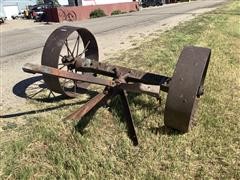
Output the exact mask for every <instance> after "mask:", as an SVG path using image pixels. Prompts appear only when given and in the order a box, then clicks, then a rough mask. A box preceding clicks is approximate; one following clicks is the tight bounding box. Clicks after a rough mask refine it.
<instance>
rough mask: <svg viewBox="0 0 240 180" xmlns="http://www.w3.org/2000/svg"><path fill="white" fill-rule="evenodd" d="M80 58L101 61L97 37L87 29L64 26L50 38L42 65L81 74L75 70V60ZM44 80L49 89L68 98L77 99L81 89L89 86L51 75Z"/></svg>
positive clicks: (43, 55)
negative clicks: (78, 91)
mask: <svg viewBox="0 0 240 180" xmlns="http://www.w3.org/2000/svg"><path fill="white" fill-rule="evenodd" d="M72 40H73V42H72ZM79 56H81V57H85V58H88V59H91V60H95V61H98V60H99V56H98V46H97V42H96V39H95V37H94V36H93V34H92V33H91V32H90V31H88V30H87V29H85V28H79V27H72V26H62V27H59V28H58V29H56V30H55V31H54V32H53V33H52V34H51V35H50V36H49V37H48V39H47V41H46V44H45V46H44V49H43V53H42V62H41V64H42V65H45V66H49V67H54V68H58V69H62V70H66V71H71V72H74V73H81V72H77V71H76V70H75V68H74V63H75V58H76V57H79ZM89 75H92V74H89ZM43 79H44V81H45V83H46V85H47V87H48V89H50V90H51V91H54V92H56V93H60V94H63V95H66V96H68V97H75V96H76V95H77V90H78V89H79V88H87V86H88V85H89V84H88V83H83V82H80V81H72V80H68V79H63V78H58V77H54V76H49V75H43Z"/></svg>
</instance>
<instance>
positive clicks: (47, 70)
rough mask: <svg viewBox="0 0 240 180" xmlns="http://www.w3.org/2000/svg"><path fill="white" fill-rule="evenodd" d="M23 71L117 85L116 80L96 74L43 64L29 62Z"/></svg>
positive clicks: (112, 85)
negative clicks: (102, 77) (96, 75)
mask: <svg viewBox="0 0 240 180" xmlns="http://www.w3.org/2000/svg"><path fill="white" fill-rule="evenodd" d="M23 71H24V72H28V73H34V74H35V73H40V74H44V75H49V76H54V77H60V78H66V79H71V80H76V81H84V82H88V83H93V84H99V85H104V86H108V87H114V86H115V83H114V81H111V80H105V79H101V78H97V77H94V76H88V75H84V74H77V73H72V72H68V71H63V70H59V69H56V68H52V67H48V66H43V65H35V64H30V63H27V64H25V65H24V66H23Z"/></svg>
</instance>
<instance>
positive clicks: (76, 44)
mask: <svg viewBox="0 0 240 180" xmlns="http://www.w3.org/2000/svg"><path fill="white" fill-rule="evenodd" d="M79 38H80V36H79V35H78V37H77V40H76V42H75V44H74V47H73V51H72V54H73V55H74V52H75V49H76V47H78V48H79V46H78V44H79Z"/></svg>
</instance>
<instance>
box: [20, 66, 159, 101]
mask: <svg viewBox="0 0 240 180" xmlns="http://www.w3.org/2000/svg"><path fill="white" fill-rule="evenodd" d="M23 71H25V72H28V73H41V74H45V75H49V76H55V77H61V78H66V79H71V80H74V81H82V82H88V83H93V84H98V85H103V86H108V87H115V86H117V87H118V88H120V89H123V90H127V91H130V92H136V93H140V92H141V93H145V94H148V95H151V96H154V97H159V91H160V86H156V85H147V84H143V83H134V84H131V83H129V84H128V83H126V82H121V83H119V84H118V85H117V84H116V82H115V81H114V80H105V79H102V78H98V77H94V76H88V75H84V74H76V73H72V72H67V71H63V70H59V69H56V68H52V67H48V66H43V65H35V64H30V63H27V64H25V65H24V66H23Z"/></svg>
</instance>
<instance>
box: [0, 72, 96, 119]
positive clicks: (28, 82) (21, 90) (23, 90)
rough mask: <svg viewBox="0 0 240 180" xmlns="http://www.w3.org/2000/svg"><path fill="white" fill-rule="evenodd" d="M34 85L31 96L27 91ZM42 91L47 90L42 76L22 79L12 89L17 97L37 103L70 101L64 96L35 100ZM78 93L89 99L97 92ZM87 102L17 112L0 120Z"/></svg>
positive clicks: (81, 91)
mask: <svg viewBox="0 0 240 180" xmlns="http://www.w3.org/2000/svg"><path fill="white" fill-rule="evenodd" d="M35 83H37V84H36V85H35V86H33V87H31V88H32V90H34V91H36V92H34V94H33V95H32V94H28V93H27V89H28V88H29V87H30V86H32V85H33V84H35ZM43 90H47V87H46V85H45V83H44V82H43V79H42V76H35V77H32V78H28V79H24V80H22V81H20V82H18V83H17V84H16V85H15V86H14V87H13V90H12V91H13V93H14V94H15V95H16V96H18V97H22V98H27V99H32V100H35V101H39V102H49V103H52V102H59V101H61V100H64V99H71V98H69V97H66V96H64V95H58V96H55V95H53V96H52V97H50V96H48V97H46V96H44V97H40V98H35V96H36V95H37V94H39V93H42V91H43ZM49 92H50V91H49ZM78 93H81V94H88V95H89V96H90V98H91V97H93V96H95V95H96V94H97V92H95V91H91V90H87V89H81V90H79V91H78ZM87 101H88V100H84V101H80V102H76V103H68V104H61V105H57V106H54V107H48V108H44V109H37V110H31V111H25V112H19V113H12V114H5V115H0V118H13V117H18V116H23V115H30V114H38V113H42V112H48V111H52V110H56V109H59V108H63V107H68V106H72V105H81V104H84V103H86V102H87Z"/></svg>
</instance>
